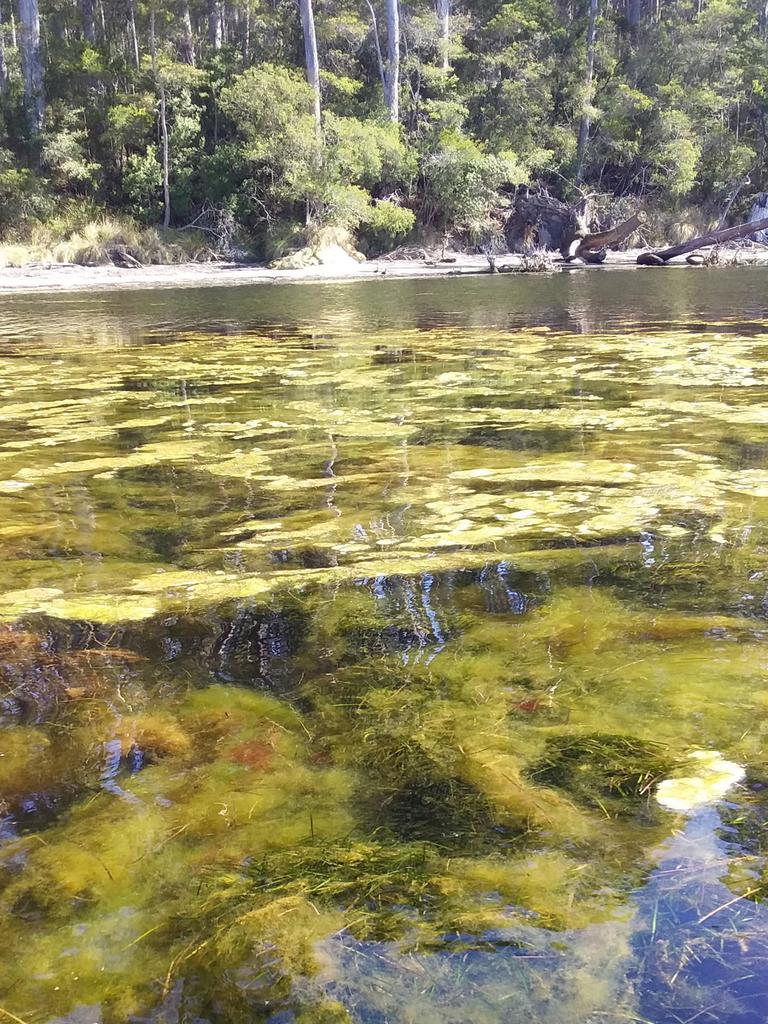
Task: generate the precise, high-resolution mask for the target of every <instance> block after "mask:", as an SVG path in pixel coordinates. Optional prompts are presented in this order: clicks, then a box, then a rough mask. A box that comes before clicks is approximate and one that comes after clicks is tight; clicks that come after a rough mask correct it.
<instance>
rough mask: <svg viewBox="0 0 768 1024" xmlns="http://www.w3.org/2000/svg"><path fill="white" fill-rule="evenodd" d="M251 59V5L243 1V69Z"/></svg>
mask: <svg viewBox="0 0 768 1024" xmlns="http://www.w3.org/2000/svg"><path fill="white" fill-rule="evenodd" d="M250 58H251V3H250V0H245V4H244V6H243V67H246V68H247V67H248V65H249V64H250Z"/></svg>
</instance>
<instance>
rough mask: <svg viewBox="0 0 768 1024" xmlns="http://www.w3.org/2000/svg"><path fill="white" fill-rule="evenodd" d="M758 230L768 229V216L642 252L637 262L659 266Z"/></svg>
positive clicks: (755, 232) (752, 233) (647, 265)
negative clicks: (664, 247) (677, 257)
mask: <svg viewBox="0 0 768 1024" xmlns="http://www.w3.org/2000/svg"><path fill="white" fill-rule="evenodd" d="M758 231H768V217H765V218H763V220H758V221H754V222H753V223H752V224H750V223H746V224H737V225H736V227H733V228H723V229H722V230H718V231H710V232H709V234H707V235H701V236H700V237H699V238H692V239H691V240H690V242H681V243H680V245H672V246H670V247H669V248H668V249H659V250H657V251H656V252H641V253H640V255H639V256H638V257H637V262H638V263H639V264H640V265H641V266H646V267H659V266H661V265H662V264H664V263H667V262H668V261H669V260H672V259H674V258H675V256H685V254H686V253H689V252H694V251H695V250H696V249H703V248H705V247H706V246H709V245H719V244H720V243H721V242H730V241H732V240H733V239H735V238H744V237H746V236H747V235H755V234H757V232H758Z"/></svg>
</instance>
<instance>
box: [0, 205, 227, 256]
mask: <svg viewBox="0 0 768 1024" xmlns="http://www.w3.org/2000/svg"><path fill="white" fill-rule="evenodd" d="M124 255H127V256H128V257H129V259H130V258H132V259H133V260H136V261H138V262H139V263H142V264H161V263H187V262H190V261H206V260H210V259H214V258H216V257H215V253H213V252H212V251H211V249H210V248H209V246H208V243H207V240H206V238H205V236H204V235H203V234H202V232H198V231H191V230H190V231H179V230H174V229H169V230H161V229H158V228H154V227H142V226H141V225H140V224H137V223H136V221H134V220H133V219H132V218H130V217H127V216H122V215H116V214H107V213H104V212H103V211H100V210H98V209H97V208H94V207H92V206H90V205H82V206H80V205H77V206H75V205H72V206H69V207H67V208H65V209H64V210H63V211H62V213H61V214H59V215H58V216H56V217H54V218H52V219H50V220H47V221H46V222H45V223H38V224H32V225H30V226H28V227H27V228H26V229H25V230H24V232H23V233H20V234H18V235H17V236H15V237H13V236H11V237H8V238H6V239H4V240H2V241H0V267H23V266H26V265H28V264H30V263H60V264H62V263H63V264H77V265H80V266H109V265H112V264H121V263H122V262H124V260H123V259H122V257H123V256H124Z"/></svg>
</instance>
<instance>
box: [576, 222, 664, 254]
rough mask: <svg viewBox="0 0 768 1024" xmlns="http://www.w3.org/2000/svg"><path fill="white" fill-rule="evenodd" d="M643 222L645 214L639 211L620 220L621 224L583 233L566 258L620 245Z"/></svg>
mask: <svg viewBox="0 0 768 1024" xmlns="http://www.w3.org/2000/svg"><path fill="white" fill-rule="evenodd" d="M644 223H645V214H644V213H642V212H640V213H636V214H634V215H633V216H632V217H629V218H628V219H627V220H624V221H622V222H621V224H617V225H616V227H614V228H609V229H608V230H607V231H598V232H595V233H594V234H591V235H584V237H583V238H580V239H578V240H577V242H578V244H576V245H575V248H574V250H573V255H570V256H569V257H568V259H569V260H572V259H583V258H584V256H585V254H587V253H590V252H599V251H600V250H601V249H607V248H609V247H611V246H614V245H620V244H621V243H622V242H625V241H626V240H627V239H628V238H629V236H630V235H631V234H633V233H634V232H635V231H637V229H638V228H639V227H640V226H641V225H642V224H644Z"/></svg>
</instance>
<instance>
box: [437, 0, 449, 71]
mask: <svg viewBox="0 0 768 1024" xmlns="http://www.w3.org/2000/svg"><path fill="white" fill-rule="evenodd" d="M437 23H438V26H439V29H440V54H441V57H442V63H443V70H444V71H450V69H451V61H450V58H449V56H448V49H449V47H450V45H451V0H437Z"/></svg>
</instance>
